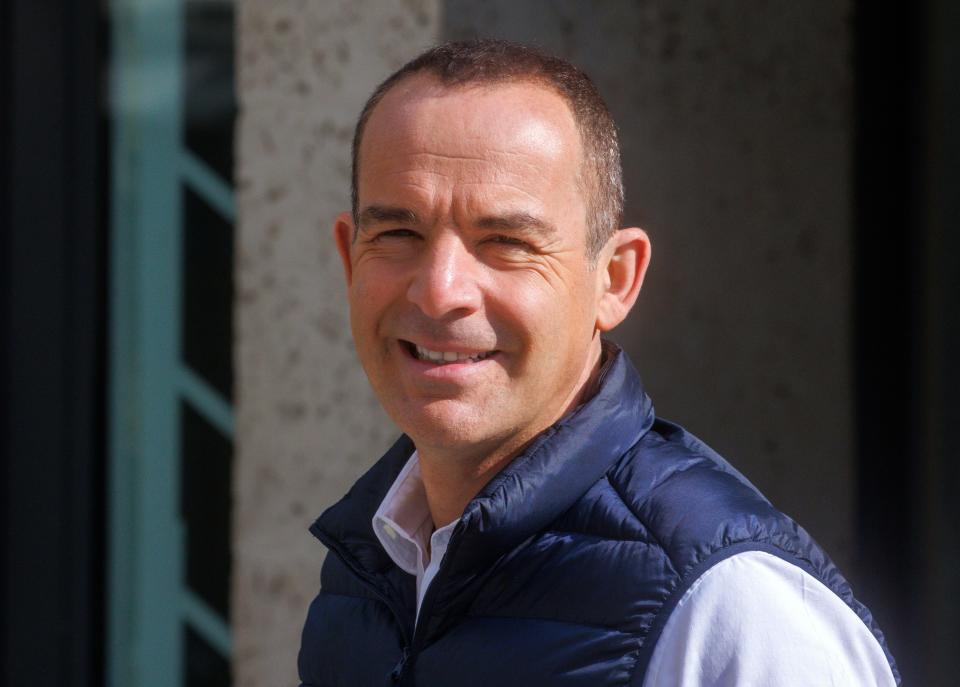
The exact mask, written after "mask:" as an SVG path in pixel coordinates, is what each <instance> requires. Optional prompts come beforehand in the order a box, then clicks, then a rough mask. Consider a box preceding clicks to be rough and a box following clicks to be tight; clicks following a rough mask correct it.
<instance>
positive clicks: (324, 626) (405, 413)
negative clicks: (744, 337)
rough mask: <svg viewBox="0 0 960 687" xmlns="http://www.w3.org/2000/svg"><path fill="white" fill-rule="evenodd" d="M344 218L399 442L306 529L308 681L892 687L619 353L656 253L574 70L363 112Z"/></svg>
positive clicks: (785, 532) (755, 508) (362, 349)
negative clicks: (311, 553) (632, 222)
mask: <svg viewBox="0 0 960 687" xmlns="http://www.w3.org/2000/svg"><path fill="white" fill-rule="evenodd" d="M353 165H354V172H353V175H354V176H353V184H354V188H353V206H354V207H353V210H352V212H347V213H343V214H342V215H340V216H339V217H338V218H337V220H336V222H335V226H334V238H335V242H336V247H337V250H338V252H339V254H340V257H341V259H342V261H343V266H344V271H345V275H346V283H347V292H348V298H349V303H350V321H351V327H352V330H353V336H354V341H355V343H356V347H357V352H358V355H359V357H360V360H361V362H362V364H363V367H364V370H365V371H366V373H367V376H368V377H369V379H370V382H371V384H372V385H373V388H374V390H375V391H376V394H377V396H378V397H379V399H380V401H381V403H382V404H383V406H384V408H385V409H386V410H387V412H388V413H389V414H390V416H391V417H392V418H393V419H394V420H395V421H396V423H397V424H398V425H399V426H400V428H401V429H402V430H403V432H404V436H403V437H401V439H400V440H399V441H398V442H397V443H396V444H395V445H394V446H393V448H391V449H390V451H388V453H387V454H386V455H385V456H383V457H382V458H381V459H380V460H379V461H378V462H377V463H376V464H375V465H374V467H373V468H372V469H370V470H369V471H368V472H367V473H366V474H365V475H364V476H363V477H362V478H361V479H360V480H359V481H358V482H357V484H356V485H355V486H354V487H353V489H351V491H350V492H349V493H348V494H347V495H346V497H344V499H343V500H342V501H340V502H339V503H338V504H336V505H334V506H333V507H331V508H330V509H328V510H327V511H326V512H325V513H324V514H323V515H322V516H321V517H320V519H319V520H318V521H317V522H316V523H315V524H314V526H313V528H312V531H313V532H314V534H316V535H317V537H319V538H320V540H321V541H322V542H324V544H326V545H327V546H328V547H329V549H330V551H331V555H329V556H328V557H327V559H326V562H325V564H324V569H323V576H322V589H321V592H320V594H319V595H318V597H317V599H316V600H315V601H314V603H313V605H312V606H311V608H310V612H309V616H308V618H307V623H306V626H305V628H304V635H303V644H302V647H301V651H300V673H301V679H302V681H303V684H304V685H314V686H316V687H320V686H328V685H329V686H333V685H343V686H351V687H353V686H356V685H381V684H384V685H385V684H396V683H400V684H407V685H415V684H417V685H436V686H440V687H444V686H448V685H484V686H489V685H498V686H502V685H541V684H542V685H557V686H559V685H563V686H566V685H591V686H595V685H636V686H640V685H806V684H837V685H840V684H843V685H859V684H863V685H875V684H881V685H892V684H894V683H895V682H897V681H898V677H896V675H897V673H896V668H895V666H894V665H893V659H892V658H891V657H890V655H889V652H888V651H887V649H886V646H885V644H884V640H883V636H882V634H881V633H880V631H879V629H878V628H877V627H876V625H875V623H874V622H873V620H872V618H871V616H870V613H869V611H868V610H867V609H866V608H865V607H864V606H862V605H861V604H859V603H858V602H857V601H856V600H855V599H854V598H853V596H852V594H851V592H850V589H849V586H848V585H847V583H846V582H845V580H844V579H843V577H842V576H841V575H840V573H839V572H838V571H837V570H836V568H835V567H834V566H833V564H832V563H831V562H830V560H829V558H828V557H827V556H826V555H825V554H824V553H823V552H822V551H821V550H820V549H819V548H818V546H817V545H816V544H815V543H814V542H813V540H812V539H811V538H810V537H809V535H807V533H806V532H804V531H803V530H802V529H801V528H800V527H799V526H797V525H796V524H795V523H794V522H792V521H791V520H790V519H789V518H787V517H786V516H784V515H783V514H781V513H779V512H778V511H776V510H775V509H774V508H773V507H772V506H771V505H770V504H769V502H768V501H766V499H764V498H763V496H762V495H760V494H759V493H758V492H757V491H756V489H755V488H754V487H753V486H752V485H750V484H749V482H747V480H746V479H744V478H743V477H742V476H741V475H740V474H739V473H737V472H736V471H735V470H734V469H733V468H732V467H730V465H729V464H727V463H726V462H725V461H724V460H723V459H722V458H720V457H719V456H717V455H716V454H715V453H714V452H712V451H711V450H710V449H709V448H707V447H706V446H705V445H704V444H702V443H701V442H699V441H698V440H697V439H695V438H694V437H693V436H692V435H690V434H688V433H687V432H685V431H684V430H683V429H681V428H680V427H677V426H676V425H673V424H671V423H669V422H667V421H665V420H662V419H659V418H657V417H655V416H654V412H653V406H652V404H651V402H650V399H649V398H648V397H647V396H646V395H645V394H644V392H643V389H642V386H641V383H640V380H639V377H638V376H637V373H636V371H635V370H634V368H633V367H632V365H631V364H630V362H629V361H628V360H627V359H626V357H625V355H624V354H623V353H622V352H621V351H619V350H618V349H617V348H616V347H615V346H614V345H612V344H610V343H608V342H606V341H604V340H603V339H602V338H601V335H602V334H603V333H604V332H607V331H609V330H611V329H612V328H614V327H615V326H617V325H618V324H619V323H620V322H621V321H622V320H623V319H624V318H625V317H626V315H627V313H628V312H629V311H630V308H631V307H632V305H633V304H634V302H635V300H636V299H637V296H638V294H639V292H640V288H641V286H642V283H643V278H644V274H645V272H646V269H647V265H648V264H649V261H650V241H649V239H648V237H647V236H646V234H645V233H644V232H643V231H642V230H641V229H639V228H622V227H621V226H620V221H621V212H622V205H623V191H622V188H621V182H620V160H619V149H618V144H617V136H616V129H615V127H614V124H613V121H612V120H611V118H610V115H609V113H608V112H607V109H606V106H605V105H604V103H603V101H602V100H601V98H600V96H599V95H598V94H597V92H596V89H595V88H594V86H593V84H592V83H591V82H590V80H589V79H588V78H587V77H586V76H585V75H584V74H582V73H581V72H579V71H578V70H577V69H576V68H574V67H573V66H572V65H570V64H568V63H566V62H563V61H561V60H558V59H556V58H552V57H548V56H544V55H542V54H540V53H538V52H536V51H533V50H530V49H528V48H525V47H522V46H517V45H513V44H508V43H503V42H497V41H478V42H470V43H459V44H448V45H443V46H439V47H437V48H434V49H433V50H430V51H428V52H427V53H425V54H423V55H421V56H420V57H419V58H417V59H416V60H414V61H412V62H411V63H409V64H408V65H406V66H405V67H403V68H402V69H401V70H400V71H398V72H397V73H396V74H394V75H393V76H391V77H390V78H389V79H388V80H387V81H386V82H384V83H383V84H382V85H381V86H380V87H379V88H378V89H377V90H376V91H375V92H374V94H373V96H371V98H370V100H369V101H368V103H367V105H366V107H365V108H364V110H363V112H362V114H361V116H360V120H359V122H358V124H357V129H356V135H355V138H354V160H353Z"/></svg>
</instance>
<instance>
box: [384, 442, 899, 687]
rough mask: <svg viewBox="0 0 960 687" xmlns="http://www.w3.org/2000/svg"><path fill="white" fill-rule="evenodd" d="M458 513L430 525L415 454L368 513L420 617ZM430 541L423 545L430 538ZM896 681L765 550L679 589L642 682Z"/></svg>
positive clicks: (833, 605)
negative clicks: (412, 587)
mask: <svg viewBox="0 0 960 687" xmlns="http://www.w3.org/2000/svg"><path fill="white" fill-rule="evenodd" d="M457 522H459V520H455V521H454V522H452V523H450V524H449V525H446V526H445V527H441V528H440V529H439V530H436V531H435V532H434V531H433V520H432V519H431V517H430V509H429V506H428V505H427V496H426V492H425V491H424V488H423V480H422V479H421V476H420V464H419V461H418V459H417V454H416V452H414V454H413V455H412V456H411V457H410V459H409V460H408V461H407V464H406V465H405V466H404V468H403V470H401V471H400V474H399V475H398V476H397V479H396V480H395V481H394V483H393V486H391V487H390V490H389V491H388V492H387V495H386V496H385V497H384V499H383V502H382V503H381V504H380V507H379V508H378V509H377V512H376V514H375V515H374V516H373V531H374V532H375V533H376V535H377V537H378V538H379V539H380V542H381V543H382V544H383V548H384V550H385V551H386V552H387V555H389V556H390V558H391V559H392V560H393V562H394V563H396V564H397V566H399V567H400V568H401V569H402V570H405V571H406V572H408V573H410V574H411V575H414V576H415V577H416V580H417V615H418V616H419V614H420V605H421V604H422V603H423V597H424V594H425V593H426V591H427V588H428V587H429V586H430V582H431V581H432V580H433V578H434V576H435V575H436V573H437V569H438V568H439V567H440V562H441V560H442V559H443V556H444V554H445V553H446V550H447V544H448V543H449V542H450V535H451V534H452V533H453V528H454V527H455V526H456V524H457ZM428 541H429V547H428V545H427V542H428ZM895 684H896V682H895V681H894V679H893V674H892V673H891V671H890V666H889V664H888V663H887V659H886V657H885V656H884V653H883V649H881V648H880V644H879V642H877V640H876V638H875V637H874V636H873V634H872V633H871V632H870V630H869V629H868V628H867V627H866V625H864V624H863V621H861V620H860V618H859V617H858V616H857V614H856V613H854V612H853V611H852V610H851V609H850V607H849V606H847V604H846V603H844V602H843V600H842V599H840V598H839V597H838V596H837V595H836V594H834V593H833V592H832V591H830V590H829V589H828V588H827V587H826V586H824V585H823V584H822V583H821V582H820V581H818V580H817V579H816V578H814V577H813V576H812V575H810V574H808V573H806V572H805V571H803V570H801V569H800V568H798V567H797V566H795V565H792V564H790V563H787V562H786V561H784V560H782V559H780V558H777V557H776V556H774V555H772V554H769V553H765V552H762V551H748V552H745V553H740V554H736V555H734V556H731V557H730V558H727V559H726V560H724V561H721V562H720V563H718V564H716V565H714V566H713V567H712V568H710V569H709V570H707V572H705V573H704V574H703V575H701V576H700V578H699V579H698V580H696V582H694V583H693V585H691V587H690V589H688V590H687V592H686V593H685V594H684V595H683V597H682V598H681V599H680V602H679V603H678V604H677V606H676V608H675V609H674V610H673V612H672V613H671V615H670V619H669V620H668V621H667V624H666V626H665V627H664V629H663V632H662V634H661V635H660V640H659V641H658V642H657V646H656V648H655V649H654V651H653V656H652V657H651V659H650V665H649V666H648V668H647V675H646V678H645V679H644V682H643V685H644V687H747V686H748V685H749V686H753V685H763V686H764V687H800V686H807V685H816V686H817V687H820V686H830V687H857V686H860V685H863V686H866V685H870V686H871V687H872V686H874V685H881V686H882V687H892V686H893V685H895Z"/></svg>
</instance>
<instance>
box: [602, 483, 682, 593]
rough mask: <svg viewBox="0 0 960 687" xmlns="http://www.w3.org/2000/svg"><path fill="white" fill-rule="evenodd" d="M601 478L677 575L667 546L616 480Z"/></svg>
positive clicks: (677, 574)
mask: <svg viewBox="0 0 960 687" xmlns="http://www.w3.org/2000/svg"><path fill="white" fill-rule="evenodd" d="M603 478H604V479H605V480H606V481H607V484H609V485H610V488H611V489H612V490H613V493H614V494H616V495H617V498H618V499H620V503H622V504H623V506H624V508H626V509H627V512H629V513H630V514H631V515H632V516H633V517H635V518H636V519H637V522H639V523H640V524H641V525H642V526H643V528H644V529H645V530H646V531H647V532H648V533H649V534H650V539H651V542H652V543H653V544H654V545H655V546H657V547H658V548H659V549H660V550H661V551H663V555H664V557H665V558H666V559H667V562H668V563H669V564H670V569H671V570H672V571H673V574H674V575H676V576H679V575H680V572H679V571H678V570H677V566H676V563H675V562H674V560H673V557H672V556H671V555H670V552H669V551H668V550H667V547H666V546H664V545H663V542H662V541H660V538H659V537H658V536H657V533H656V532H655V531H654V530H653V528H652V527H651V526H650V525H649V524H648V523H647V522H646V521H645V520H644V519H643V518H642V517H641V516H640V514H639V513H637V511H635V510H634V509H633V507H632V506H631V505H630V503H629V501H628V500H627V497H626V495H625V494H624V493H623V491H621V488H620V486H619V485H618V484H617V483H616V481H615V480H612V479H610V475H609V474H607V475H604V477H603Z"/></svg>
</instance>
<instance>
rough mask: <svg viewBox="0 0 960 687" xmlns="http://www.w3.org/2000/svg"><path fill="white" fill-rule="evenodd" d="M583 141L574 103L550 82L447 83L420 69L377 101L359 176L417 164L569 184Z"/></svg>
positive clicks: (465, 176) (465, 177)
mask: <svg viewBox="0 0 960 687" xmlns="http://www.w3.org/2000/svg"><path fill="white" fill-rule="evenodd" d="M580 147H581V145H580V136H579V133H578V131H577V127H576V123H575V121H574V118H573V115H572V113H571V111H570V108H569V106H568V105H567V103H566V101H565V100H564V99H563V98H562V97H561V96H560V95H559V94H557V93H556V92H555V91H553V90H552V89H551V88H549V87H547V86H544V85H541V84H537V83H532V82H508V83H496V84H467V85H455V86H445V85H443V84H441V83H440V82H439V81H438V80H437V79H436V78H435V77H432V76H429V75H422V74H421V75H415V76H413V77H409V78H407V79H405V80H403V81H401V82H400V83H399V84H397V85H396V86H394V87H393V88H392V89H391V90H390V91H388V92H387V94H386V95H385V96H384V98H383V99H382V100H381V101H380V103H378V104H377V105H376V106H375V107H374V110H373V112H372V113H371V116H370V118H369V120H368V122H367V125H366V127H365V130H364V134H363V140H362V143H361V148H360V151H359V155H358V163H359V169H358V172H359V181H360V185H361V187H362V186H364V181H365V180H368V181H369V179H370V178H371V177H378V176H381V175H382V174H383V173H384V172H388V171H389V170H390V169H391V168H392V169H394V170H399V169H403V168H405V169H408V170H409V169H413V168H416V169H420V170H427V169H429V170H432V171H434V172H436V173H438V174H445V173H455V174H456V176H457V177H458V179H459V181H469V180H470V177H471V176H476V179H473V180H474V181H477V182H483V181H486V182H494V181H497V180H499V179H501V178H502V179H503V180H504V181H505V182H506V183H512V182H511V181H510V177H517V176H519V177H523V178H524V180H525V181H526V182H528V183H532V182H535V181H537V180H539V181H540V182H542V183H552V184H557V183H563V184H564V185H566V183H567V182H569V181H573V180H574V179H575V177H576V176H577V171H578V168H579V161H580V159H581V150H580ZM514 180H516V179H514ZM361 195H362V189H361Z"/></svg>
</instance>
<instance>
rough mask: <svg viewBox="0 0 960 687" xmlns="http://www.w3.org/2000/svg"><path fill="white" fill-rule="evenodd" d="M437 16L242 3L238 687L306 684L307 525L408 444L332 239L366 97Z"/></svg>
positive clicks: (315, 569)
mask: <svg viewBox="0 0 960 687" xmlns="http://www.w3.org/2000/svg"><path fill="white" fill-rule="evenodd" d="M438 17H439V13H438V7H437V5H436V3H435V2H429V1H424V2H417V1H410V0H396V1H392V0H391V1H379V2H364V1H357V0H350V1H342V2H332V1H331V2H328V1H326V0H325V1H324V2H319V1H312V2H306V1H296V0H269V1H267V0H259V1H257V0H247V1H243V2H240V3H239V12H238V23H237V31H238V46H239V48H238V53H237V64H238V67H239V69H238V74H239V76H238V93H239V100H240V103H241V112H240V118H239V123H238V129H237V151H238V163H237V170H236V178H237V191H238V204H239V205H238V214H239V222H238V233H237V263H236V273H237V285H238V286H237V296H236V298H237V300H236V322H237V329H236V332H235V341H236V348H235V356H236V363H237V365H236V369H237V379H236V390H237V391H236V393H237V442H236V445H237V456H236V463H235V465H236V468H235V482H234V521H233V522H234V567H233V571H234V576H233V582H232V615H233V617H232V625H233V632H234V647H235V650H234V663H233V667H234V684H235V685H240V686H242V687H248V686H249V687H267V686H272V685H295V684H297V678H296V655H297V649H298V648H299V642H300V630H301V628H302V624H303V620H304V617H305V616H306V611H307V606H308V604H309V603H310V600H311V599H312V598H313V596H314V595H315V594H316V592H317V590H318V589H319V582H320V566H321V562H322V558H323V552H324V549H323V547H322V546H321V545H320V543H319V542H317V541H316V540H315V539H314V538H313V537H312V536H311V535H310V534H309V533H308V532H307V527H308V525H309V524H310V522H312V520H313V518H315V517H316V516H317V515H319V514H320V512H321V511H322V510H323V509H324V508H326V507H327V506H328V505H330V504H331V503H333V502H334V501H335V500H336V499H338V498H339V497H340V496H341V495H342V494H343V493H344V492H345V491H346V489H347V488H348V487H349V486H350V484H352V483H353V481H354V480H355V479H356V478H357V477H358V476H359V475H360V474H361V473H362V472H363V471H364V470H365V469H366V468H367V467H368V466H369V465H370V464H371V463H372V462H373V460H374V459H375V458H376V457H377V456H379V455H380V453H381V452H382V451H383V450H384V449H385V448H386V447H387V446H388V445H389V444H390V443H391V442H392V440H393V439H394V438H395V436H396V433H397V430H396V429H395V428H394V427H393V425H392V424H391V423H390V421H389V420H388V419H387V417H386V415H385V414H384V413H383V412H382V411H381V409H380V407H379V404H378V403H377V401H376V399H375V398H374V396H373V393H372V392H371V391H370V388H369V385H368V384H367V380H366V378H365V377H364V375H363V372H362V370H361V368H360V366H359V363H357V361H356V356H355V354H354V350H353V344H352V341H351V337H350V331H349V325H348V321H347V311H346V302H345V296H344V285H343V276H342V271H341V266H340V261H339V259H338V257H337V255H336V251H335V250H334V247H333V241H332V233H331V228H332V223H333V218H334V217H335V215H336V214H337V212H339V211H341V210H345V209H348V208H349V174H350V150H349V148H350V138H351V136H352V128H353V124H354V121H355V119H356V117H357V115H358V114H359V111H360V108H361V106H362V104H363V101H364V100H365V99H366V97H367V96H368V95H369V94H370V91H371V90H372V89H373V87H374V86H375V85H376V84H377V83H378V82H379V81H381V80H382V79H383V78H385V77H386V76H387V75H388V74H389V73H390V72H391V71H393V70H394V69H396V68H397V67H399V66H400V65H401V64H403V63H404V62H405V61H406V60H408V59H409V58H410V57H412V56H414V55H415V54H416V53H418V52H420V51H421V50H422V49H423V48H424V47H426V46H427V45H429V44H431V43H432V42H434V41H435V40H436V33H437V28H438V22H439V20H438Z"/></svg>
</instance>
